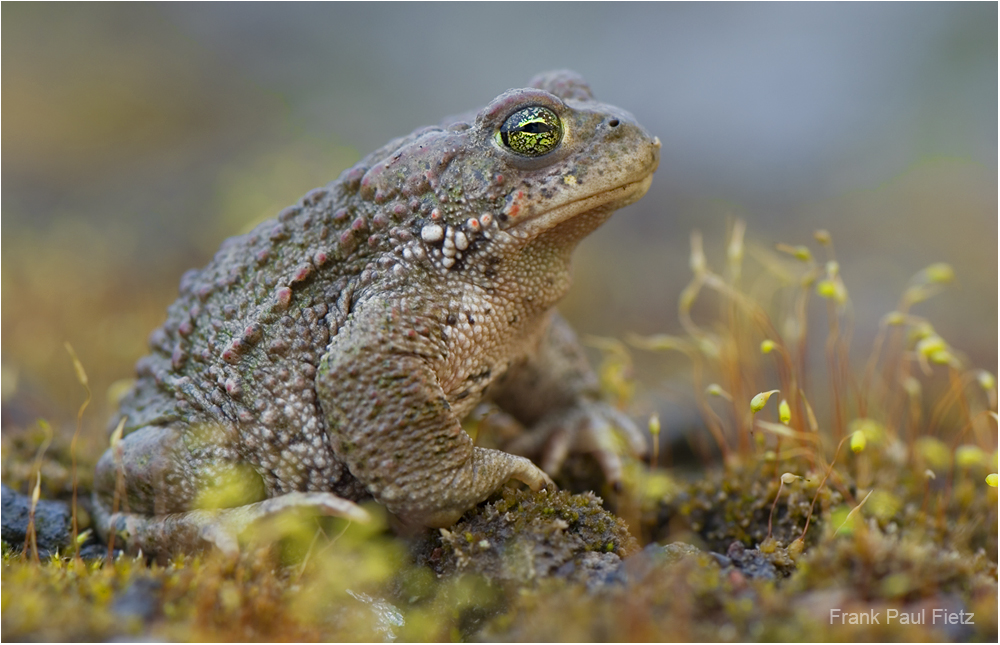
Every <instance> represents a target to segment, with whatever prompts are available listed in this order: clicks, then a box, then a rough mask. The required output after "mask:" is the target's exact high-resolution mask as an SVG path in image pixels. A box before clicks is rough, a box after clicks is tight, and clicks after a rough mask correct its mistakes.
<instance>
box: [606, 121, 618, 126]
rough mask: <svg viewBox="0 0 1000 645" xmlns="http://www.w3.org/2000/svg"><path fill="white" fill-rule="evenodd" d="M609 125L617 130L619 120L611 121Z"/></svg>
mask: <svg viewBox="0 0 1000 645" xmlns="http://www.w3.org/2000/svg"><path fill="white" fill-rule="evenodd" d="M608 125H609V126H611V127H612V128H617V127H618V119H611V120H610V121H608Z"/></svg>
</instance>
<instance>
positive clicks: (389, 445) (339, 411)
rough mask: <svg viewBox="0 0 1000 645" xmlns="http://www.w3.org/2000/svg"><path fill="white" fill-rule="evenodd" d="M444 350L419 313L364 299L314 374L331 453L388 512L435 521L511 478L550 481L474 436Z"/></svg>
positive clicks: (449, 520) (536, 484) (448, 519)
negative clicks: (455, 399)
mask: <svg viewBox="0 0 1000 645" xmlns="http://www.w3.org/2000/svg"><path fill="white" fill-rule="evenodd" d="M443 351H444V350H443V348H442V346H441V345H440V344H439V343H438V342H436V341H435V340H434V339H433V337H432V333H431V332H430V331H429V330H427V329H426V328H423V327H422V326H421V325H420V324H419V322H417V321H415V320H412V319H408V318H407V317H406V316H405V315H401V314H399V313H398V312H397V311H395V310H391V309H389V308H387V307H385V308H384V307H383V306H382V305H380V304H373V305H370V306H368V307H367V308H363V309H362V310H361V311H357V310H356V311H355V312H354V313H353V314H352V317H351V319H350V320H348V322H347V324H346V325H345V326H344V327H343V328H342V329H341V330H340V331H339V333H338V334H337V336H336V337H335V338H334V339H333V341H332V342H331V344H330V348H329V350H328V352H327V354H326V355H325V356H324V357H323V360H322V362H321V363H320V368H319V371H318V373H317V377H316V391H317V394H318V395H319V399H320V403H321V406H322V408H323V412H324V414H325V416H326V420H327V426H328V428H329V432H330V437H331V439H332V440H333V446H334V450H335V451H336V452H337V455H338V457H340V459H341V460H342V461H344V463H346V464H347V467H348V468H349V469H350V471H351V473H352V474H353V475H354V476H355V477H357V478H358V480H359V481H360V482H361V483H362V484H364V485H365V487H366V488H367V489H368V491H369V492H370V493H371V494H372V496H373V497H374V498H375V499H376V500H377V501H378V502H379V503H381V504H383V505H385V507H386V508H387V509H389V511H390V512H392V513H393V514H395V515H397V516H399V517H400V518H401V519H403V520H404V521H406V522H408V523H412V524H421V525H424V526H435V527H444V526H449V525H451V524H453V523H454V522H455V521H457V520H458V518H459V517H461V516H462V514H463V513H464V512H465V511H467V510H468V509H470V508H472V507H473V506H475V505H476V504H477V503H479V502H481V501H483V500H484V499H486V498H487V497H489V496H490V495H491V494H493V492H495V491H496V490H497V489H498V488H500V487H501V486H503V484H504V483H505V482H507V481H508V480H510V479H517V480H520V481H522V482H524V483H526V484H527V485H528V486H530V487H531V489H532V490H539V489H541V488H543V487H545V486H553V484H552V481H551V480H550V479H549V477H548V476H547V475H546V474H545V473H544V472H542V471H541V470H540V469H539V468H538V467H537V466H535V465H534V464H533V463H531V461H529V460H528V459H525V458H524V457H517V456H514V455H510V454H507V453H504V452H501V451H498V450H489V449H485V448H478V447H476V446H474V445H473V443H472V439H471V438H470V437H469V435H468V434H466V432H465V431H464V430H463V429H462V426H461V424H460V419H458V418H456V416H455V414H454V413H453V412H452V409H451V405H450V404H449V403H448V400H447V398H446V396H445V392H444V390H443V389H442V387H441V385H440V382H439V379H438V374H437V372H436V370H435V367H439V366H440V365H441V364H442V358H443Z"/></svg>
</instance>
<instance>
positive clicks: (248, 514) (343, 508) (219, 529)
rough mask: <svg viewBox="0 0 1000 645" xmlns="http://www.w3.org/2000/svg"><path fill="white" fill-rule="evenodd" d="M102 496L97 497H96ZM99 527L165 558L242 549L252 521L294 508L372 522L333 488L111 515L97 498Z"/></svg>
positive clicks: (124, 543) (122, 541)
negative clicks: (161, 512)
mask: <svg viewBox="0 0 1000 645" xmlns="http://www.w3.org/2000/svg"><path fill="white" fill-rule="evenodd" d="M96 501H97V500H95V502H96ZM95 508H96V511H97V516H98V517H97V518H96V519H97V521H98V525H99V526H103V527H105V529H106V531H107V532H108V534H109V535H110V534H113V535H114V537H115V540H116V545H119V546H122V547H124V548H125V549H126V550H127V551H129V552H131V553H136V552H139V551H142V552H143V553H155V554H157V555H159V556H160V559H161V560H162V559H164V558H165V557H166V556H168V555H170V554H171V553H176V552H197V551H205V550H208V549H211V548H216V549H219V550H220V551H222V552H223V553H226V554H236V553H238V552H239V537H240V535H242V534H243V533H244V532H245V531H246V530H247V528H249V527H250V526H251V525H252V524H255V523H256V522H259V521H261V520H264V519H266V518H268V517H273V516H275V515H278V514H279V513H282V512H285V511H290V510H294V509H301V510H304V511H306V512H309V513H312V514H318V515H328V516H334V517H343V518H345V519H349V520H353V521H357V522H360V523H363V524H365V523H368V522H370V521H371V518H370V516H369V515H368V513H367V512H366V511H365V510H364V509H362V508H361V507H360V506H358V505H357V504H355V503H354V502H351V501H348V500H346V499H343V498H340V497H337V496H336V495H334V494H333V493H323V492H308V493H304V492H292V493H286V494H284V495H281V496H280V497H273V498H271V499H266V500H263V501H261V502H256V503H253V504H244V505H243V506H236V507H234V508H223V509H203V510H195V511H187V512H184V513H169V514H167V515H141V514H138V513H114V514H113V515H108V514H107V509H106V508H105V507H104V505H103V504H100V503H95Z"/></svg>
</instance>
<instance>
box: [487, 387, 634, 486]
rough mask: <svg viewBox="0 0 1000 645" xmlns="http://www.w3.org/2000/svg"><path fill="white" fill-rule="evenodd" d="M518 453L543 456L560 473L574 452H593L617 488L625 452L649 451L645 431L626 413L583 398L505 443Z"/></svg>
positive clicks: (549, 467) (550, 469)
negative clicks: (564, 463)
mask: <svg viewBox="0 0 1000 645" xmlns="http://www.w3.org/2000/svg"><path fill="white" fill-rule="evenodd" d="M505 449H506V450H509V451H510V452H513V453H515V454H518V455H525V456H536V455H538V456H540V461H541V465H542V469H543V470H545V472H547V473H549V474H550V475H555V474H556V473H558V472H559V469H560V467H562V464H563V462H564V461H565V460H566V457H567V456H568V455H569V454H570V453H571V452H574V453H590V454H593V455H594V457H595V458H596V459H597V461H598V463H599V464H600V466H601V470H602V471H603V473H604V476H605V478H606V479H607V480H608V482H609V483H611V484H612V486H614V487H615V488H618V487H619V486H620V485H621V481H622V460H621V455H623V454H630V455H633V456H637V457H639V456H642V455H645V454H646V439H645V437H644V436H643V433H642V432H641V431H640V430H639V428H637V427H636V425H635V424H634V423H633V422H632V420H631V419H629V418H628V417H627V416H626V415H625V414H623V413H622V412H620V411H619V410H617V409H615V408H614V407H612V406H610V405H608V404H607V403H605V402H603V401H582V402H580V403H579V404H578V405H576V406H575V407H573V408H571V409H569V410H560V411H557V412H553V413H551V414H549V415H547V416H545V417H544V418H542V420H541V421H540V422H539V423H538V424H537V425H536V426H535V427H534V428H533V429H531V430H530V431H528V432H527V433H525V434H523V435H521V436H520V437H518V438H517V439H515V440H514V441H513V442H512V443H510V444H509V445H507V446H505Z"/></svg>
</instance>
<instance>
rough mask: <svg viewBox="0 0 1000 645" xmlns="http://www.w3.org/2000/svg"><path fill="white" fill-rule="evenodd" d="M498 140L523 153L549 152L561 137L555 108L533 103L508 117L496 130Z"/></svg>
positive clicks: (560, 124) (518, 152)
mask: <svg viewBox="0 0 1000 645" xmlns="http://www.w3.org/2000/svg"><path fill="white" fill-rule="evenodd" d="M496 136H497V142H498V143H500V144H502V145H503V146H504V147H506V148H509V149H510V150H512V151H514V152H516V153H517V154H519V155H524V156H526V157H540V156H542V155H544V154H547V153H549V152H552V150H554V149H555V147H556V146H557V145H559V141H560V140H561V139H562V122H561V121H560V120H559V116H558V115H556V113H555V112H553V111H552V110H550V109H549V108H546V107H541V106H536V107H527V108H524V109H521V110H518V111H517V112H515V113H514V114H511V115H510V116H509V117H507V120H506V121H504V122H503V125H502V126H500V131H499V132H497V135H496Z"/></svg>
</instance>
